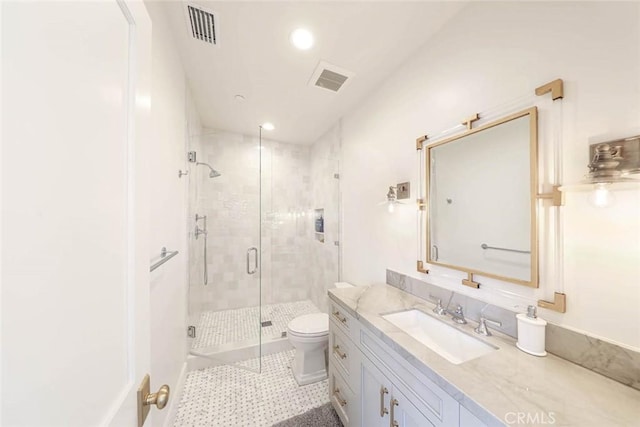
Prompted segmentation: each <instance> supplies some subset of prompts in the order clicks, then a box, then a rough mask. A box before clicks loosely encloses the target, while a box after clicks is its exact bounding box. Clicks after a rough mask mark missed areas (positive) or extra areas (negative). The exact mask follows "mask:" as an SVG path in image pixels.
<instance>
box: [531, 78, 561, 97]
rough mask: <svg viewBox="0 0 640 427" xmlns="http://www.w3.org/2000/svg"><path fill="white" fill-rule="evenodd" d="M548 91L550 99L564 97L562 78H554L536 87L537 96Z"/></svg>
mask: <svg viewBox="0 0 640 427" xmlns="http://www.w3.org/2000/svg"><path fill="white" fill-rule="evenodd" d="M549 92H551V99H553V100H554V101H555V100H556V99H562V98H564V83H563V81H562V79H556V80H554V81H552V82H549V83H547V84H544V85H542V86H540V87H537V88H536V95H537V96H542V95H544V94H546V93H549Z"/></svg>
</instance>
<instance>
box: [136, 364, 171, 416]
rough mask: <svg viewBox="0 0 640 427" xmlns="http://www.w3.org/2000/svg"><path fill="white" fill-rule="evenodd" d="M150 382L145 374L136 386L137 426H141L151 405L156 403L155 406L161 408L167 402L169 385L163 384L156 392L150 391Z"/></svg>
mask: <svg viewBox="0 0 640 427" xmlns="http://www.w3.org/2000/svg"><path fill="white" fill-rule="evenodd" d="M150 383H151V380H150V378H149V375H148V374H147V375H145V376H144V378H143V379H142V383H141V384H140V387H138V427H142V425H143V424H144V421H145V420H146V419H147V415H149V411H150V410H151V405H156V408H158V409H162V408H164V407H165V406H167V402H169V391H170V390H169V386H168V385H166V384H165V385H163V386H162V387H160V389H159V390H158V391H157V392H156V393H151V388H150Z"/></svg>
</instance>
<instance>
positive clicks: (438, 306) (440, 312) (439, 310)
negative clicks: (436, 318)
mask: <svg viewBox="0 0 640 427" xmlns="http://www.w3.org/2000/svg"><path fill="white" fill-rule="evenodd" d="M429 299H430V300H431V301H433V302H435V303H436V306H435V307H434V308H433V312H434V313H436V314H438V315H440V316H442V315H443V314H446V313H447V310H445V308H444V307H443V306H442V299H440V298H437V297H434V296H433V295H431V294H429Z"/></svg>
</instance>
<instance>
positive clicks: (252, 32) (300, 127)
mask: <svg viewBox="0 0 640 427" xmlns="http://www.w3.org/2000/svg"><path fill="white" fill-rule="evenodd" d="M185 4H186V3H185V2H179V1H171V2H166V3H164V4H163V6H164V8H165V12H166V13H167V15H168V18H169V21H170V24H171V28H172V31H173V32H174V35H175V37H176V41H177V45H178V47H179V50H180V53H181V55H182V60H183V65H184V68H185V72H186V74H187V79H188V82H189V86H190V87H191V90H192V92H193V96H194V100H195V103H196V106H197V108H198V111H199V113H200V117H201V119H202V122H203V125H204V126H205V127H209V128H215V129H221V130H228V131H232V132H238V133H242V134H247V135H255V134H257V132H258V126H259V125H260V124H261V123H264V122H271V123H273V124H274V125H275V127H276V129H275V130H274V131H271V132H270V133H269V138H270V139H275V140H279V141H284V142H291V143H299V144H310V143H312V142H313V141H315V140H316V139H317V138H318V137H320V136H322V134H323V133H324V132H326V131H327V130H328V129H329V127H330V126H332V125H333V124H334V123H335V122H336V121H337V120H338V119H339V118H340V117H342V116H343V115H345V114H346V113H347V112H349V110H351V109H353V108H354V107H355V106H356V105H357V104H358V103H360V102H362V101H363V100H364V99H365V97H366V96H367V94H368V93H370V92H372V91H374V90H375V89H376V87H377V86H378V85H379V84H380V83H381V82H382V81H383V80H384V79H385V78H386V77H387V76H388V75H389V74H390V73H391V72H392V71H394V70H395V69H396V68H397V67H398V66H399V65H400V64H402V63H403V62H404V61H405V60H407V59H408V58H409V57H410V55H411V54H412V53H413V52H415V51H416V50H417V49H418V47H419V46H421V45H422V44H424V43H425V41H426V40H427V39H428V38H429V37H431V36H432V35H433V34H434V33H435V32H436V31H438V29H440V28H441V27H442V26H443V25H444V23H445V22H446V21H447V20H449V19H450V18H451V17H452V16H453V15H454V14H455V13H456V12H457V11H458V10H459V9H460V8H461V7H462V6H463V3H460V2H431V1H425V2H415V1H414V2H400V1H396V2H364V1H360V2H326V1H325V2H305V1H289V2H270V1H262V2H243V1H227V2H219V1H197V2H191V3H189V4H194V5H196V6H200V7H203V8H205V9H207V10H209V11H212V12H214V13H215V14H216V15H217V17H218V23H217V25H218V29H217V37H218V43H219V44H218V46H215V47H214V46H212V45H209V44H207V43H204V42H202V41H200V40H196V39H193V38H192V36H191V33H190V30H189V29H188V28H187V23H186V22H187V21H186V18H185V14H184V10H183V9H184V8H185V6H184V5H185ZM298 27H305V28H307V29H309V30H311V31H312V32H313V34H314V37H315V40H316V42H315V45H314V46H313V47H312V48H311V49H310V50H308V51H300V50H298V49H295V48H294V47H293V46H292V45H291V44H290V42H289V34H290V33H291V31H293V30H294V29H296V28H298ZM320 61H325V62H328V63H331V64H333V65H336V66H338V67H341V68H343V69H346V70H349V71H351V72H354V73H355V76H354V77H353V78H352V79H351V81H350V82H349V83H348V84H346V85H345V86H344V87H343V88H342V89H341V90H340V91H339V92H338V93H334V92H331V91H328V90H326V89H321V88H317V87H313V86H309V85H308V82H309V79H310V77H311V75H312V73H313V71H314V70H315V68H316V66H317V65H318V63H319V62H320ZM428 72H429V70H425V73H428ZM236 94H241V95H243V96H244V97H245V98H246V100H245V101H244V102H238V101H237V100H235V99H234V97H235V95H236Z"/></svg>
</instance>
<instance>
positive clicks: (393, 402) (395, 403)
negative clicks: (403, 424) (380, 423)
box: [389, 399, 398, 427]
mask: <svg viewBox="0 0 640 427" xmlns="http://www.w3.org/2000/svg"><path fill="white" fill-rule="evenodd" d="M389 405H390V406H391V414H389V420H390V421H389V427H398V422H397V421H396V420H394V419H393V407H394V406H398V400H397V399H391V402H389Z"/></svg>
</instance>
